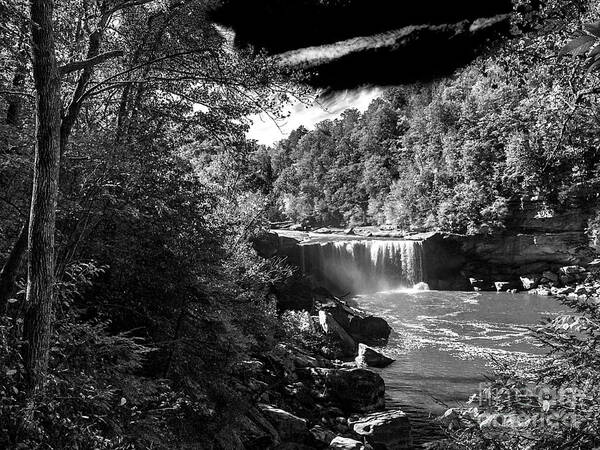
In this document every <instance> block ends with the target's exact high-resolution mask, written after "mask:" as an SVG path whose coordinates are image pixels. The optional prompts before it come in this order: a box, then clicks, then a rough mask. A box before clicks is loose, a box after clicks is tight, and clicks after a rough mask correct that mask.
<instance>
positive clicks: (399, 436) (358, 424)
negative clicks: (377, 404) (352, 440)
mask: <svg viewBox="0 0 600 450" xmlns="http://www.w3.org/2000/svg"><path fill="white" fill-rule="evenodd" d="M348 424H349V425H350V426H352V428H353V430H354V432H355V433H356V434H358V435H359V436H361V437H364V438H366V440H367V442H368V443H369V444H371V445H373V447H374V448H377V449H381V450H400V449H407V448H412V438H411V426H410V421H409V420H408V417H407V416H406V414H404V412H402V411H400V410H395V411H383V412H378V413H373V414H369V415H367V416H364V417H360V418H358V419H354V420H350V421H349V422H348Z"/></svg>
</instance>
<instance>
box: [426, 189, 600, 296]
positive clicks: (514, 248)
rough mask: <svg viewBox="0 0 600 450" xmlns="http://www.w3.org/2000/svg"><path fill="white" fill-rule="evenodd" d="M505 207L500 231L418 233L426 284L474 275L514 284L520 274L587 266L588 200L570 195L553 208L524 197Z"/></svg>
mask: <svg viewBox="0 0 600 450" xmlns="http://www.w3.org/2000/svg"><path fill="white" fill-rule="evenodd" d="M509 208H510V219H509V220H508V221H507V228H506V230H505V232H503V233H500V234H482V235H474V236H461V235H453V234H442V233H433V234H430V235H425V236H423V239H424V248H426V249H427V254H426V256H425V258H426V260H427V261H428V265H430V266H431V269H430V270H429V272H428V277H429V278H430V279H431V281H430V284H433V285H436V284H437V285H440V284H441V287H446V288H447V287H448V284H453V285H454V287H458V286H459V285H460V284H461V283H463V284H464V282H465V280H467V279H469V278H473V279H477V280H480V281H483V282H484V284H487V285H489V284H490V283H493V282H496V281H501V282H507V283H509V284H512V285H514V286H515V287H519V286H518V285H519V278H520V276H522V275H524V274H531V273H542V272H544V271H547V270H549V271H557V270H558V268H559V267H562V266H572V265H577V266H581V265H586V264H588V263H589V262H591V261H592V260H593V259H594V257H595V255H596V251H595V250H594V249H593V248H592V246H591V245H590V242H589V239H588V236H587V234H586V227H587V223H588V219H589V217H590V216H591V214H592V213H593V209H592V208H591V207H590V205H586V204H585V203H582V202H580V201H577V200H576V199H575V200H573V201H572V202H571V205H570V207H568V208H565V209H563V210H555V209H552V208H550V207H548V205H547V204H546V202H544V201H543V199H539V198H537V197H533V198H531V197H526V198H522V199H519V200H513V201H511V202H510V203H509ZM430 261H431V262H430ZM444 266H445V267H444Z"/></svg>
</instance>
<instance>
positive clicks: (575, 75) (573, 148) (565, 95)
mask: <svg viewBox="0 0 600 450" xmlns="http://www.w3.org/2000/svg"><path fill="white" fill-rule="evenodd" d="M522 3H523V5H521V6H517V9H518V11H520V12H519V13H518V14H516V16H515V19H514V27H515V33H516V34H517V37H516V38H514V39H512V40H510V41H508V42H506V43H505V44H504V45H503V46H502V47H501V48H500V49H498V50H497V51H495V52H491V53H490V54H488V55H484V56H482V57H480V58H479V59H477V60H476V61H474V62H473V63H472V64H470V65H469V66H468V67H466V68H464V69H462V70H459V71H457V73H456V74H455V75H454V76H453V77H451V78H448V79H444V80H439V81H437V82H433V83H430V84H426V85H413V86H405V87H398V88H392V89H388V91H387V92H386V94H385V95H384V98H382V99H377V100H375V101H374V102H373V104H372V105H371V106H370V107H369V109H368V110H367V111H365V112H364V113H362V114H360V113H358V112H357V111H348V112H346V113H344V115H343V116H342V117H340V118H339V119H336V120H333V121H326V122H323V123H321V124H318V125H317V126H316V128H315V130H313V131H307V130H305V129H299V130H297V132H296V133H294V134H292V135H291V136H290V137H289V138H288V139H286V140H283V141H282V142H280V143H278V144H277V145H276V146H275V147H274V148H273V149H272V155H273V167H274V173H275V174H276V175H277V176H278V178H277V181H276V182H275V193H276V194H277V196H278V202H279V207H280V211H282V212H283V213H284V214H286V215H287V216H288V217H289V218H291V219H293V220H296V221H301V220H302V219H305V218H311V219H312V220H313V221H314V222H316V223H317V224H319V225H356V224H362V225H369V224H375V225H376V224H383V223H388V224H392V225H395V226H396V227H398V228H401V229H404V230H411V229H415V230H423V229H426V230H431V229H442V230H448V231H454V232H460V233H476V232H478V231H479V230H480V229H483V230H494V229H502V227H503V223H504V221H505V219H506V217H507V215H510V210H508V211H507V209H506V208H507V207H508V206H509V205H510V201H511V200H517V199H519V198H520V197H522V196H523V195H537V196H540V197H541V198H543V199H545V200H546V201H547V202H548V203H549V204H552V205H553V206H558V207H560V206H562V205H568V204H569V201H571V199H572V198H573V197H574V196H576V195H579V194H576V192H584V191H585V190H586V189H589V190H590V192H593V189H594V186H595V185H596V184H597V180H598V169H599V168H598V165H597V161H598V153H597V152H598V145H597V140H598V137H597V133H596V128H597V118H596V112H595V111H596V110H597V102H598V97H597V94H598V87H597V77H595V76H593V77H592V76H589V77H586V76H585V74H584V73H582V72H583V71H579V70H577V67H574V66H573V61H572V60H570V59H567V58H557V55H558V54H559V50H560V49H561V48H562V46H563V43H564V42H565V40H566V39H567V37H568V36H569V35H570V34H571V33H573V31H574V30H575V29H576V27H578V24H579V21H580V20H586V18H591V17H593V16H594V14H595V10H594V8H593V7H592V6H590V5H587V4H586V3H585V2H580V3H578V2H573V3H569V4H568V5H564V4H560V2H547V3H546V4H544V7H543V8H540V9H539V10H531V9H529V8H527V7H525V6H526V5H525V3H526V2H522ZM586 5H587V6H586ZM594 26H595V25H590V26H588V34H586V38H585V39H586V41H585V46H586V49H587V50H588V52H587V53H585V52H583V51H582V50H581V49H580V47H577V48H575V44H570V46H568V47H567V49H568V50H569V51H570V52H571V53H572V52H575V53H577V52H579V53H581V54H582V56H581V58H588V64H589V63H590V62H592V61H593V60H594V58H596V57H597V54H596V53H594V50H595V49H596V48H597V46H596V45H597V44H596V37H594V36H592V35H593V31H594V30H595V28H594ZM524 30H526V31H527V34H525V32H524ZM589 30H592V31H589ZM591 39H593V40H594V41H593V42H594V43H593V44H591V42H592V41H591ZM577 42H579V41H577ZM580 44H581V42H580ZM571 47H573V48H571ZM593 53H594V54H593ZM586 55H587V56H586ZM590 58H591V60H590ZM588 197H589V195H588V194H585V195H584V198H588Z"/></svg>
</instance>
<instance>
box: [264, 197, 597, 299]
mask: <svg viewBox="0 0 600 450" xmlns="http://www.w3.org/2000/svg"><path fill="white" fill-rule="evenodd" d="M509 208H510V219H509V220H508V221H507V228H506V230H505V231H504V232H503V233H495V234H480V235H473V236H464V235H457V234H451V233H443V232H431V233H422V234H418V235H411V236H408V237H404V239H410V240H417V241H420V242H421V243H422V249H423V250H422V251H423V258H422V259H423V265H424V267H423V273H424V277H423V278H424V280H425V281H426V282H427V283H429V285H430V287H431V288H432V289H440V290H465V289H471V288H472V287H473V286H474V285H473V282H474V280H475V281H476V282H477V283H478V284H479V285H480V286H484V288H485V289H495V283H496V282H499V283H504V284H503V285H502V286H504V287H510V288H515V289H522V288H523V286H522V282H521V277H522V276H524V275H532V276H533V278H535V275H536V274H539V275H540V276H541V274H542V273H543V272H546V271H551V272H553V273H558V269H559V268H560V267H564V266H586V265H587V264H588V263H590V262H591V261H592V260H594V258H595V257H596V256H597V249H595V248H594V246H593V243H591V242H590V240H589V238H588V235H587V233H586V227H587V225H588V220H589V218H590V217H592V216H593V214H595V209H594V208H593V207H592V205H591V204H587V203H585V202H583V201H581V200H577V199H574V200H572V201H571V203H570V205H569V207H567V208H565V209H563V210H556V209H552V208H550V207H549V206H548V205H547V203H546V202H544V200H543V199H540V198H536V197H533V198H532V197H526V198H522V199H519V200H513V201H511V202H510V203H509ZM308 237H309V235H308V233H302V232H290V231H286V232H283V233H281V234H279V235H278V237H277V238H276V237H275V236H270V237H267V238H264V239H263V241H262V244H260V245H258V246H257V247H260V248H261V254H263V255H265V256H267V255H273V254H278V255H281V256H285V257H287V258H288V261H289V262H290V263H291V264H293V265H296V266H298V267H302V255H301V251H300V247H299V245H298V244H299V243H300V242H301V241H303V240H305V239H307V238H308ZM398 239H402V238H401V237H398ZM530 278H531V277H530Z"/></svg>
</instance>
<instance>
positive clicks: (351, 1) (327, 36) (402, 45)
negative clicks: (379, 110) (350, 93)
mask: <svg viewBox="0 0 600 450" xmlns="http://www.w3.org/2000/svg"><path fill="white" fill-rule="evenodd" d="M511 9H512V5H511V1H510V0H462V1H460V0H457V1H451V0H417V1H414V2H408V1H402V0H396V1H394V0H262V1H253V0H221V6H220V7H219V8H218V9H217V10H216V11H215V13H214V18H215V20H216V21H217V22H219V23H221V24H222V25H225V26H227V27H229V28H232V29H233V30H234V31H235V33H236V45H238V46H247V45H252V46H253V47H254V48H256V49H259V48H260V49H264V50H266V51H267V52H268V53H269V54H271V55H282V61H283V62H284V63H286V64H288V65H293V66H294V67H299V68H303V69H305V70H307V72H308V73H310V76H309V77H308V79H307V80H308V82H309V83H310V84H312V85H314V86H316V87H323V88H328V89H331V90H341V89H347V88H354V87H357V86H362V85H383V86H385V85H394V84H400V83H406V82H412V81H419V80H429V79H433V78H436V77H440V76H445V75H448V74H450V73H451V72H452V71H453V70H454V69H456V68H457V67H459V66H461V65H464V64H466V63H468V62H469V61H470V60H471V59H473V57H475V56H476V55H477V54H478V53H479V52H480V51H482V50H483V49H485V48H486V47H487V46H488V45H489V44H490V43H491V42H494V41H496V40H497V39H498V37H500V36H502V35H505V34H507V33H508V16H507V14H508V13H510V12H511ZM482 19H487V20H482ZM490 19H491V20H490ZM307 48H308V49H307Z"/></svg>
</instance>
